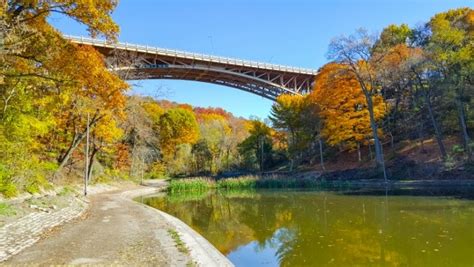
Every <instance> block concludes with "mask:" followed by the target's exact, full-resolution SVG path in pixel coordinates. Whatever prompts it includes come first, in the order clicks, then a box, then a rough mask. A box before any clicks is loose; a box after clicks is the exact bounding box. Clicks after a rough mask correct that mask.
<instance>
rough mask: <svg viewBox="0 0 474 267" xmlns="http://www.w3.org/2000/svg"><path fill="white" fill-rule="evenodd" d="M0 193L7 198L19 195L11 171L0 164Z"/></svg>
mask: <svg viewBox="0 0 474 267" xmlns="http://www.w3.org/2000/svg"><path fill="white" fill-rule="evenodd" d="M0 194H2V195H3V196H5V197H7V198H11V197H14V196H16V195H18V190H17V188H16V186H15V185H14V184H13V181H12V176H11V173H10V172H9V171H8V170H7V168H5V166H3V165H1V164H0Z"/></svg>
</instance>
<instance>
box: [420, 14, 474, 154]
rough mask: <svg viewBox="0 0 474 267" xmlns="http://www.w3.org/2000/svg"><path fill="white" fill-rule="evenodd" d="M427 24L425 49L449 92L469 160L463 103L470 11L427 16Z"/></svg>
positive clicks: (472, 67)
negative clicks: (427, 33) (427, 36)
mask: <svg viewBox="0 0 474 267" xmlns="http://www.w3.org/2000/svg"><path fill="white" fill-rule="evenodd" d="M428 27H429V29H430V31H431V36H430V38H429V41H428V43H427V45H426V50H427V53H428V54H429V57H430V58H431V59H432V61H433V63H434V65H435V66H436V69H437V71H439V73H440V75H441V77H442V78H443V80H444V85H445V86H446V87H447V88H449V89H451V90H452V92H453V95H454V103H455V105H456V107H457V113H458V120H459V128H460V130H461V134H462V140H463V145H464V149H465V150H466V151H467V155H468V157H469V159H470V158H471V157H472V148H471V144H470V143H471V137H470V135H469V133H468V127H467V121H468V118H467V117H466V116H467V114H466V105H469V104H470V101H471V100H470V96H469V90H468V89H472V87H473V79H472V73H473V72H474V61H473V58H474V35H473V32H474V10H472V9H470V8H459V9H454V10H449V11H447V12H443V13H439V14H437V15H435V16H434V17H433V18H431V20H430V22H429V23H428Z"/></svg>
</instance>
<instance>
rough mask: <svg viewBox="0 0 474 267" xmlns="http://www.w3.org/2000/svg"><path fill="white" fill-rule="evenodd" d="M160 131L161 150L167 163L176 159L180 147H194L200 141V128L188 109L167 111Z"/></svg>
mask: <svg viewBox="0 0 474 267" xmlns="http://www.w3.org/2000/svg"><path fill="white" fill-rule="evenodd" d="M159 131H160V149H161V153H162V155H163V160H164V161H165V162H169V161H172V160H173V159H174V158H175V156H176V155H177V154H176V152H177V151H178V150H177V146H178V145H181V144H189V145H193V144H195V143H196V142H197V141H198V140H199V126H198V124H197V121H196V117H195V115H194V113H193V112H192V111H190V110H188V109H182V108H171V109H169V110H167V111H166V112H165V113H164V114H163V115H162V116H161V117H160V122H159ZM183 149H187V148H183ZM181 152H182V151H181ZM189 152H190V150H189Z"/></svg>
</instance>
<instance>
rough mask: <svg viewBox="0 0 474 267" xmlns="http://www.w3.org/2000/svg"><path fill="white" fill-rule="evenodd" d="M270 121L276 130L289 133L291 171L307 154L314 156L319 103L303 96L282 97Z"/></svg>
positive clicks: (277, 102)
mask: <svg viewBox="0 0 474 267" xmlns="http://www.w3.org/2000/svg"><path fill="white" fill-rule="evenodd" d="M270 120H271V121H272V124H273V127H274V128H275V129H277V130H281V131H285V132H286V133H287V138H286V140H287V143H288V144H287V150H288V155H289V158H290V169H293V165H294V164H295V163H296V164H299V162H300V161H302V160H303V158H304V154H305V153H306V154H313V151H312V148H313V144H314V142H315V141H316V139H317V136H318V135H319V128H320V127H319V116H318V104H317V102H313V101H311V100H310V99H309V98H307V97H304V96H301V95H288V94H283V95H280V96H279V97H278V98H277V100H276V102H275V103H274V104H273V106H272V110H271V115H270ZM319 141H321V140H320V139H319ZM320 145H321V142H320Z"/></svg>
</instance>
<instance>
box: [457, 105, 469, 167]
mask: <svg viewBox="0 0 474 267" xmlns="http://www.w3.org/2000/svg"><path fill="white" fill-rule="evenodd" d="M456 105H457V107H458V115H459V125H460V127H461V133H462V140H463V146H464V150H465V151H466V153H467V156H468V159H469V161H470V160H471V158H472V153H471V148H470V146H469V144H470V142H471V138H470V137H469V134H468V132H467V124H466V116H465V113H464V105H463V103H462V100H461V99H460V97H459V96H458V97H456Z"/></svg>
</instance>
